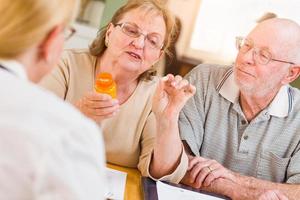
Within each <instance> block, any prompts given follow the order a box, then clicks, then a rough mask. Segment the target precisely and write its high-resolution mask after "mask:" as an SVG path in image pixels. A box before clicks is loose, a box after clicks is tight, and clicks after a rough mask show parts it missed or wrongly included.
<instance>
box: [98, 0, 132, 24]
mask: <svg viewBox="0 0 300 200" xmlns="http://www.w3.org/2000/svg"><path fill="white" fill-rule="evenodd" d="M126 2H127V0H106V1H105V8H104V12H103V15H102V19H101V24H100V27H103V26H105V25H106V24H107V23H108V22H109V21H110V20H111V18H112V16H113V15H114V13H115V12H116V10H117V9H118V8H120V7H121V6H122V5H124V4H125V3H126Z"/></svg>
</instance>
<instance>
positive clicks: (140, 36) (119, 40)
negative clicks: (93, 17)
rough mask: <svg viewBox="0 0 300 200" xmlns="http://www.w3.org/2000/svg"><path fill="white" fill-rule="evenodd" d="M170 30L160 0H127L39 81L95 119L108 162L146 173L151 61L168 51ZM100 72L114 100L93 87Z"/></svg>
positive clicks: (150, 130) (171, 21)
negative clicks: (109, 79) (113, 89)
mask: <svg viewBox="0 0 300 200" xmlns="http://www.w3.org/2000/svg"><path fill="white" fill-rule="evenodd" d="M174 31H175V27H174V19H173V16H172V15H171V14H170V13H169V11H168V10H167V9H166V8H165V7H164V6H163V5H161V4H160V3H159V2H158V1H154V0H141V1H130V2H129V3H127V4H126V5H124V6H123V7H121V8H120V9H119V10H118V11H117V12H116V13H115V14H114V16H113V18H112V20H111V22H110V23H109V24H108V25H107V26H106V27H105V28H104V29H102V30H100V32H99V35H98V36H97V38H96V39H95V40H94V42H93V43H92V45H91V46H90V48H89V50H69V51H67V52H66V54H65V55H64V57H63V58H62V60H61V62H60V64H59V67H58V68H56V69H55V70H54V71H53V73H52V74H51V75H50V76H48V77H46V78H45V79H44V80H43V81H42V82H41V85H42V86H44V87H45V88H48V89H50V90H51V91H53V92H54V93H56V94H57V95H58V96H59V97H61V98H63V99H64V100H66V101H69V102H71V103H73V104H75V105H76V106H77V108H78V109H79V110H80V111H81V112H82V113H84V114H85V115H86V116H88V117H90V118H92V119H94V120H95V121H96V122H98V123H99V125H100V126H101V127H102V129H103V132H104V140H105V146H106V156H107V161H108V162H109V163H113V164H117V165H121V166H127V167H139V169H140V170H141V171H142V173H143V174H144V175H146V171H145V170H146V168H147V165H148V164H149V158H150V155H151V151H152V146H153V143H154V137H155V132H156V127H155V126H156V125H155V118H154V115H153V113H152V111H151V106H152V105H151V104H152V97H153V94H154V91H155V88H156V85H157V78H153V65H154V64H155V63H156V62H157V61H158V60H159V59H160V58H161V56H162V55H163V53H165V52H166V50H167V48H168V46H169V43H170V40H171V36H172V34H173V33H174ZM101 72H109V73H111V74H112V76H113V78H114V80H115V82H116V84H117V98H116V99H112V98H111V97H110V96H108V95H105V94H100V93H96V92H95V91H94V83H95V77H96V75H97V74H99V73H101ZM66 117H67V116H66Z"/></svg>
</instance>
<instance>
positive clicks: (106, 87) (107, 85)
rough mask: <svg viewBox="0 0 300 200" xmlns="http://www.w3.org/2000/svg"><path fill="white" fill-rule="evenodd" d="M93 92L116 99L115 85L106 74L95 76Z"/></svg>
mask: <svg viewBox="0 0 300 200" xmlns="http://www.w3.org/2000/svg"><path fill="white" fill-rule="evenodd" d="M95 90H96V92H99V93H104V94H108V95H110V96H111V97H112V98H113V99H115V98H116V97H117V84H116V82H115V81H114V80H113V78H112V75H111V74H110V73H107V72H103V73H100V74H98V75H97V76H96V81H95Z"/></svg>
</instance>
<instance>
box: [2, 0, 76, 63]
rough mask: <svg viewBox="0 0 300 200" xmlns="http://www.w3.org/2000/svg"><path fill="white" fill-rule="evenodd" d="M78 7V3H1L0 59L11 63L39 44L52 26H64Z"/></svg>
mask: <svg viewBox="0 0 300 200" xmlns="http://www.w3.org/2000/svg"><path fill="white" fill-rule="evenodd" d="M78 5H79V1H78V0H63V1H61V0H50V1H49V0H26V1H24V0H13V1H11V0H1V4H0V13H1V17H0V27H1V29H0V58H2V59H14V58H16V57H17V56H19V55H21V54H22V53H24V52H26V50H27V49H28V48H30V47H32V46H33V45H36V44H39V43H40V42H42V41H43V39H44V38H45V37H46V36H47V34H48V33H49V32H50V31H51V30H52V29H53V28H54V27H55V26H57V25H65V26H67V25H68V23H70V22H71V21H72V20H73V19H74V17H75V14H76V12H77V9H78Z"/></svg>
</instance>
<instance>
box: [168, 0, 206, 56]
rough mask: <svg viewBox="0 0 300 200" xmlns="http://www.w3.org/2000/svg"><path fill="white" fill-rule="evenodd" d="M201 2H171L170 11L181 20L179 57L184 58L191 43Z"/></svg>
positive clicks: (190, 0)
mask: <svg viewBox="0 0 300 200" xmlns="http://www.w3.org/2000/svg"><path fill="white" fill-rule="evenodd" d="M200 2H201V1H200V0H181V1H179V0H169V1H168V4H167V5H168V7H169V9H170V10H171V11H172V12H173V13H174V14H175V15H176V16H177V17H179V19H180V20H181V24H182V31H181V34H180V38H179V40H178V43H177V51H178V55H179V56H182V55H183V54H184V53H185V52H186V50H187V48H188V46H189V41H190V35H191V32H192V31H193V27H194V23H195V19H196V16H197V12H198V10H199V5H200Z"/></svg>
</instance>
